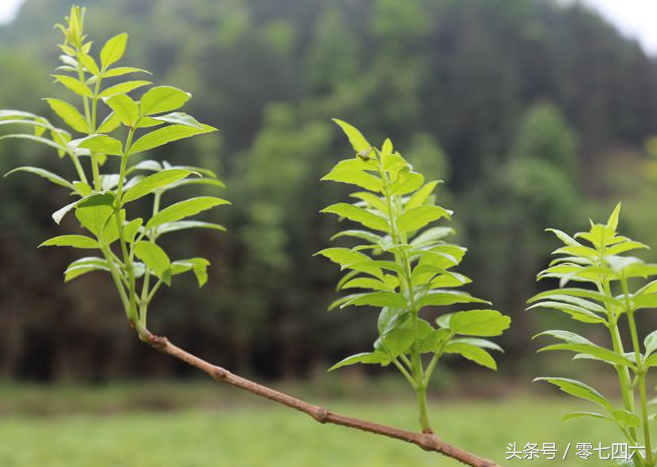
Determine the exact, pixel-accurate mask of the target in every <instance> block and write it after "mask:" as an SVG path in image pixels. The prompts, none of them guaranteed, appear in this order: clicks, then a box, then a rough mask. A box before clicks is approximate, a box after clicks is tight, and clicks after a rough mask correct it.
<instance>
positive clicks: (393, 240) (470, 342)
mask: <svg viewBox="0 0 657 467" xmlns="http://www.w3.org/2000/svg"><path fill="white" fill-rule="evenodd" d="M335 122H336V123H337V124H338V125H339V126H340V127H341V128H342V130H343V131H344V133H345V134H346V135H347V137H348V139H349V141H350V143H351V145H352V146H353V148H354V150H355V151H356V155H355V157H352V158H349V159H345V160H342V161H340V162H338V164H336V165H335V167H333V169H332V170H331V171H330V172H329V173H328V174H327V175H326V176H324V178H323V179H322V180H330V181H336V182H341V183H347V184H350V185H355V186H357V187H358V188H362V189H364V190H365V191H362V190H361V191H357V192H355V193H353V194H352V195H351V196H352V197H353V198H355V199H356V200H355V201H354V202H353V203H351V204H349V203H337V204H334V205H332V206H329V207H327V208H325V209H324V210H323V212H326V213H331V214H336V215H338V216H339V217H340V218H343V219H347V220H349V221H352V222H355V223H359V224H361V225H362V226H363V227H364V228H365V229H367V230H352V229H347V230H344V231H342V232H340V233H338V234H337V235H335V237H334V238H336V237H351V238H354V239H356V240H357V241H358V244H357V245H356V246H353V247H351V248H345V247H332V248H327V249H324V250H322V251H320V252H319V253H317V254H319V255H323V256H325V257H327V258H328V259H330V260H331V261H333V262H334V263H337V264H338V265H340V268H341V269H342V270H343V271H345V274H344V276H343V278H342V280H340V282H339V283H338V290H343V289H360V290H361V292H358V293H352V294H349V295H346V296H344V297H342V298H340V299H338V300H336V301H335V302H334V303H333V304H332V305H331V306H330V309H334V308H337V307H339V308H340V309H342V308H345V307H349V306H351V305H354V306H364V305H367V306H375V307H379V308H381V311H380V314H379V322H378V332H379V337H378V339H377V340H376V342H375V343H374V349H373V351H372V352H369V353H360V354H357V355H353V356H351V357H348V358H346V359H344V360H342V361H341V362H339V363H337V364H336V365H334V366H333V367H332V369H336V368H340V367H342V366H345V365H352V364H355V363H367V364H380V365H384V366H386V365H389V364H391V363H392V364H394V365H395V366H396V367H397V368H398V369H399V371H400V372H401V373H402V374H403V375H404V376H405V377H406V379H407V380H408V382H409V383H410V385H411V386H412V387H413V388H414V389H415V391H416V392H417V395H418V402H419V405H420V424H421V427H422V429H423V430H425V431H429V430H430V426H429V422H428V418H427V415H426V401H425V393H426V388H427V385H428V384H429V381H430V379H431V376H432V374H433V372H434V369H435V367H436V364H437V363H438V360H439V359H440V357H441V356H442V355H443V354H445V353H456V354H460V355H462V356H463V357H465V358H467V359H469V360H472V361H474V362H475V363H478V364H479V365H482V366H485V367H488V368H492V369H495V368H496V364H495V360H494V359H493V357H492V356H491V355H490V354H489V353H488V351H487V349H493V350H500V349H499V347H498V346H496V345H495V344H494V343H492V342H490V341H487V340H485V339H481V337H491V336H498V335H500V334H502V332H503V331H504V330H505V329H507V328H508V327H509V325H510V322H511V320H510V318H509V317H507V316H503V315H502V314H501V313H499V312H498V311H495V310H488V309H476V310H469V311H459V312H457V313H453V314H443V315H442V316H440V317H439V318H438V319H437V320H436V324H437V326H433V325H432V324H431V323H430V322H429V321H427V320H426V319H424V318H423V317H422V316H421V312H422V310H423V308H425V307H428V306H448V305H454V304H464V303H484V304H487V303H488V302H486V301H485V300H481V299H478V298H475V297H473V296H471V295H470V294H468V293H467V292H463V291H460V290H457V289H458V288H459V287H461V286H463V285H464V284H466V283H468V282H470V280H469V279H468V278H467V277H465V276H464V275H462V274H459V273H458V272H456V271H454V268H455V266H458V264H459V263H460V262H461V260H462V258H463V255H464V254H465V248H463V247H461V246H459V245H456V244H453V243H449V242H447V241H445V240H444V237H445V236H446V235H448V234H449V233H451V229H448V228H445V227H438V226H435V223H436V222H437V221H439V220H441V219H449V218H451V214H452V213H451V212H450V211H448V210H447V209H444V208H442V207H440V206H438V205H436V204H435V196H434V195H433V191H434V189H435V187H436V185H437V184H438V182H437V181H430V182H426V183H425V180H424V177H423V176H422V175H421V174H419V173H417V172H415V171H414V170H413V167H412V166H411V165H410V164H409V163H408V162H407V161H406V160H405V159H404V158H403V157H402V156H401V154H399V153H398V152H395V151H394V149H393V146H392V143H391V142H390V140H386V141H385V142H384V143H383V145H382V147H381V148H380V149H379V148H376V147H373V146H372V145H371V144H370V143H369V142H368V141H367V139H365V137H364V136H363V135H362V134H361V133H360V132H359V131H358V130H357V129H356V128H354V127H353V126H351V125H349V124H348V123H345V122H343V121H340V120H335ZM458 336H473V337H476V338H475V339H471V338H467V339H463V338H459V337H458ZM423 355H427V356H428V361H427V362H424V361H423V360H422V356H423ZM425 363H426V364H425Z"/></svg>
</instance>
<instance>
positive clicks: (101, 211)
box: [75, 193, 114, 237]
mask: <svg viewBox="0 0 657 467" xmlns="http://www.w3.org/2000/svg"><path fill="white" fill-rule="evenodd" d="M113 214H114V195H113V194H112V193H105V194H97V195H92V196H90V197H88V198H86V199H84V200H82V201H81V202H80V203H78V204H77V206H76V208H75V217H77V219H78V220H79V221H80V224H82V225H83V226H84V227H85V228H86V229H87V230H89V231H90V232H91V233H93V234H94V235H95V236H97V237H101V236H102V233H103V230H104V228H105V225H106V224H107V221H108V219H109V218H110V217H111V216H112V215H113Z"/></svg>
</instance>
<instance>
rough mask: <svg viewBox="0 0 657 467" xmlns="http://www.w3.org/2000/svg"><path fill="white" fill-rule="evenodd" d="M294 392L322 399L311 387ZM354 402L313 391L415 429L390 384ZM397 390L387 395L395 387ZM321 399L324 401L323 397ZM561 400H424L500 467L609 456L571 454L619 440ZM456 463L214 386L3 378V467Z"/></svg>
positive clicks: (334, 405)
mask: <svg viewBox="0 0 657 467" xmlns="http://www.w3.org/2000/svg"><path fill="white" fill-rule="evenodd" d="M292 389H293V390H294V389H296V392H297V393H299V392H300V393H302V394H303V393H307V394H304V395H305V396H308V397H317V394H316V391H315V390H314V389H312V388H311V389H309V388H307V387H295V388H292ZM356 392H357V396H356V399H355V400H351V401H350V402H347V401H346V400H345V399H341V398H336V397H334V396H331V397H323V398H322V397H321V396H319V397H320V399H319V400H318V399H314V400H315V401H317V402H321V403H325V404H326V405H327V406H328V407H329V408H330V409H332V410H335V411H341V412H344V413H347V414H350V415H353V416H357V417H364V418H368V419H371V420H375V421H379V422H383V423H388V424H392V425H395V426H399V427H403V428H408V429H414V428H415V412H414V411H415V406H414V405H413V403H412V400H411V399H410V398H409V399H408V400H406V399H403V398H402V396H403V395H400V394H397V395H393V394H389V393H388V392H387V391H381V392H379V393H375V395H374V396H373V397H370V398H367V397H364V396H363V394H364V393H363V394H361V393H360V391H356ZM393 392H394V391H393ZM321 399H328V400H321ZM575 408H579V409H582V408H583V407H582V406H581V405H579V404H576V403H575V404H573V403H571V402H570V401H569V400H567V399H562V398H558V397H547V398H542V397H541V398H539V397H537V396H527V395H525V396H518V397H509V398H504V399H500V400H493V401H491V400H488V401H487V400H480V399H479V400H464V399H458V400H456V401H450V400H447V399H445V398H438V399H434V400H432V401H431V413H432V415H433V417H432V418H433V420H434V425H435V428H436V430H437V432H438V433H439V434H440V435H441V436H442V437H443V438H444V439H446V440H448V441H450V442H453V443H455V444H457V445H459V446H462V447H465V448H468V449H469V450H471V451H473V452H476V453H477V454H480V455H482V456H486V457H489V458H492V459H494V460H496V461H498V462H500V463H502V464H503V465H505V466H511V467H513V466H523V465H529V466H532V467H541V466H546V467H547V466H549V465H560V466H564V467H575V466H581V465H587V466H592V467H597V466H600V467H608V466H609V464H610V462H609V461H606V462H605V461H600V460H598V459H593V458H590V459H589V460H587V461H584V460H583V459H581V458H579V457H577V456H575V455H574V445H575V444H576V443H580V442H590V443H593V444H594V446H597V445H598V443H599V442H602V443H603V445H609V444H610V443H611V442H622V441H623V440H622V439H620V438H619V437H618V436H616V433H615V430H614V427H612V426H605V425H604V424H602V425H601V424H600V423H594V422H592V421H584V420H578V421H570V422H566V423H562V422H561V414H562V413H563V412H565V411H568V410H573V409H575ZM511 442H516V443H517V444H518V446H524V445H525V444H526V443H528V442H534V443H538V444H539V445H542V443H546V442H554V443H557V447H558V449H559V450H560V453H561V454H562V453H563V450H564V449H565V447H566V445H567V444H568V443H573V448H571V449H572V450H571V452H570V454H569V456H568V457H567V458H566V460H565V461H562V460H560V456H559V458H558V459H559V460H552V461H550V460H545V459H540V460H532V461H530V460H522V461H518V460H515V461H505V457H506V447H507V444H508V443H511ZM456 465H460V464H457V463H456V462H453V461H450V460H447V459H445V458H443V457H440V456H438V455H436V454H432V453H425V452H423V451H422V450H420V449H419V448H416V447H414V446H411V445H406V444H404V443H401V442H398V441H393V440H387V439H383V438H381V437H378V436H374V435H370V434H367V433H360V432H357V431H353V430H348V429H345V428H341V427H336V426H332V425H326V426H322V425H319V424H318V423H316V422H315V421H313V420H312V419H310V418H309V417H308V416H306V415H304V414H300V413H297V412H294V411H291V410H289V409H286V408H282V407H279V406H277V405H274V404H272V403H268V402H266V401H261V400H259V399H257V398H255V397H252V396H250V395H248V394H241V393H238V392H236V391H235V390H233V389H232V388H226V387H217V386H215V385H212V383H192V384H162V383H148V382H145V383H141V384H129V385H113V386H109V387H99V388H89V387H79V386H56V387H37V386H25V385H14V384H0V466H2V467H37V466H38V467H87V466H88V467H163V466H166V467H224V466H240V467H334V466H335V467H338V466H339V467H345V466H358V467H386V466H395V467H399V466H413V467H415V466H434V467H435V466H441V467H442V466H444V467H451V466H456Z"/></svg>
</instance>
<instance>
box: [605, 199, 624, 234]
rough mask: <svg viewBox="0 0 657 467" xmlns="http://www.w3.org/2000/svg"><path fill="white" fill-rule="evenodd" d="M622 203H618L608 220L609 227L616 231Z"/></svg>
mask: <svg viewBox="0 0 657 467" xmlns="http://www.w3.org/2000/svg"><path fill="white" fill-rule="evenodd" d="M620 210H621V203H618V204H617V205H616V207H615V208H614V210H613V212H612V213H611V215H610V216H609V219H608V220H607V227H609V228H610V229H611V230H613V231H616V229H617V228H618V216H619V215H620Z"/></svg>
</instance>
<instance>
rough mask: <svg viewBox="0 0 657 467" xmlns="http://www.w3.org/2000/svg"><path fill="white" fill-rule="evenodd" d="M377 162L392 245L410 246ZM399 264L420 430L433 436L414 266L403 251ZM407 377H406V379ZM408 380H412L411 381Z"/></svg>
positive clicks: (397, 257)
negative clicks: (419, 328)
mask: <svg viewBox="0 0 657 467" xmlns="http://www.w3.org/2000/svg"><path fill="white" fill-rule="evenodd" d="M377 156H378V157H377V160H378V163H379V164H378V171H379V176H380V177H381V181H382V183H383V194H384V196H385V199H386V205H387V208H388V219H389V234H390V237H391V238H392V241H393V243H394V244H395V245H400V244H404V243H406V241H407V240H406V235H404V234H403V233H401V234H400V232H398V231H397V222H396V218H397V216H398V215H399V212H398V211H401V202H400V201H399V199H395V195H393V194H392V193H390V184H391V183H392V181H391V180H390V177H389V176H388V174H387V173H386V171H385V168H384V166H383V160H382V159H381V154H380V153H378V151H377ZM394 255H395V262H396V263H397V264H398V265H400V266H401V267H402V269H403V273H398V274H397V277H398V278H399V289H400V290H401V291H405V292H406V294H407V295H408V302H409V311H410V313H411V316H410V320H411V327H412V331H413V344H412V346H411V349H410V351H411V359H410V368H411V377H412V380H413V381H414V383H415V384H411V386H412V387H413V389H414V390H415V393H416V395H417V400H418V408H419V412H420V417H419V420H420V427H421V428H422V432H423V433H433V430H432V429H431V424H430V423H429V417H428V415H427V395H426V391H427V388H426V384H425V379H424V367H423V365H422V357H421V354H420V345H419V342H418V313H419V310H418V309H417V304H416V301H415V290H414V288H413V282H412V273H411V262H410V260H409V258H408V255H407V254H406V252H405V251H403V250H402V251H400V252H399V253H395V254H394ZM405 376H406V375H405ZM407 379H408V378H407Z"/></svg>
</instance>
